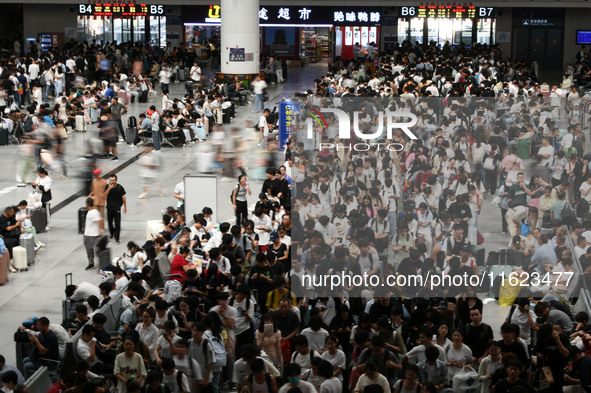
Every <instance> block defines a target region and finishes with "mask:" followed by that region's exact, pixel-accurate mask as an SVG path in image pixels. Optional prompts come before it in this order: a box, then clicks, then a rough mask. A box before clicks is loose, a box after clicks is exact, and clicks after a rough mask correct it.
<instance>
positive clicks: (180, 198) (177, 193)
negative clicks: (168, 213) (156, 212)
mask: <svg viewBox="0 0 591 393" xmlns="http://www.w3.org/2000/svg"><path fill="white" fill-rule="evenodd" d="M174 197H175V198H176V199H177V202H176V207H177V208H180V207H181V206H182V205H183V204H184V203H185V181H184V180H183V181H181V182H179V183H177V185H176V186H175V187H174Z"/></svg>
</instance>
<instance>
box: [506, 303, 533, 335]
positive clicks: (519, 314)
mask: <svg viewBox="0 0 591 393" xmlns="http://www.w3.org/2000/svg"><path fill="white" fill-rule="evenodd" d="M536 318H537V317H536V314H535V313H534V311H533V310H531V309H530V301H529V299H528V298H525V297H522V298H519V299H518V300H517V307H515V309H514V310H513V312H512V313H510V314H509V317H508V318H507V319H509V320H510V322H511V323H514V324H516V325H517V326H519V337H520V338H522V339H523V340H524V341H525V342H526V343H527V344H530V342H531V330H532V329H534V328H535V327H536V326H537V325H536Z"/></svg>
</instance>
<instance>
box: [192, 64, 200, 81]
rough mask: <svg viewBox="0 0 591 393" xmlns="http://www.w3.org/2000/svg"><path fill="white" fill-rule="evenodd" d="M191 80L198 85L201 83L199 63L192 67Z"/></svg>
mask: <svg viewBox="0 0 591 393" xmlns="http://www.w3.org/2000/svg"><path fill="white" fill-rule="evenodd" d="M189 74H190V78H191V80H192V81H193V82H195V83H198V82H199V81H201V67H199V63H198V62H197V61H195V62H194V63H193V67H191V72H190V73H189Z"/></svg>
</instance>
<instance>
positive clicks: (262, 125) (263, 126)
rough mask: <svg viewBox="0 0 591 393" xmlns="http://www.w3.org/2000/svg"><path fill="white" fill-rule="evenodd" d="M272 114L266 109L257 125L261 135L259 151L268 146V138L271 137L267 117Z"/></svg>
mask: <svg viewBox="0 0 591 393" xmlns="http://www.w3.org/2000/svg"><path fill="white" fill-rule="evenodd" d="M270 114H271V111H270V110H269V109H265V110H264V111H263V114H262V115H261V117H260V118H259V122H258V123H257V128H258V129H259V131H260V133H261V135H260V139H259V150H261V149H263V148H264V147H265V146H266V145H267V144H266V138H267V136H268V135H269V124H268V123H267V117H269V115H270Z"/></svg>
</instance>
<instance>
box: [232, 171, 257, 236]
mask: <svg viewBox="0 0 591 393" xmlns="http://www.w3.org/2000/svg"><path fill="white" fill-rule="evenodd" d="M246 193H248V195H252V190H251V189H250V187H249V186H248V182H247V181H246V175H240V176H238V184H236V186H235V187H234V189H233V190H232V195H231V200H232V205H233V206H234V211H235V212H236V225H242V221H244V220H246V218H247V217H248V203H247V201H246Z"/></svg>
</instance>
